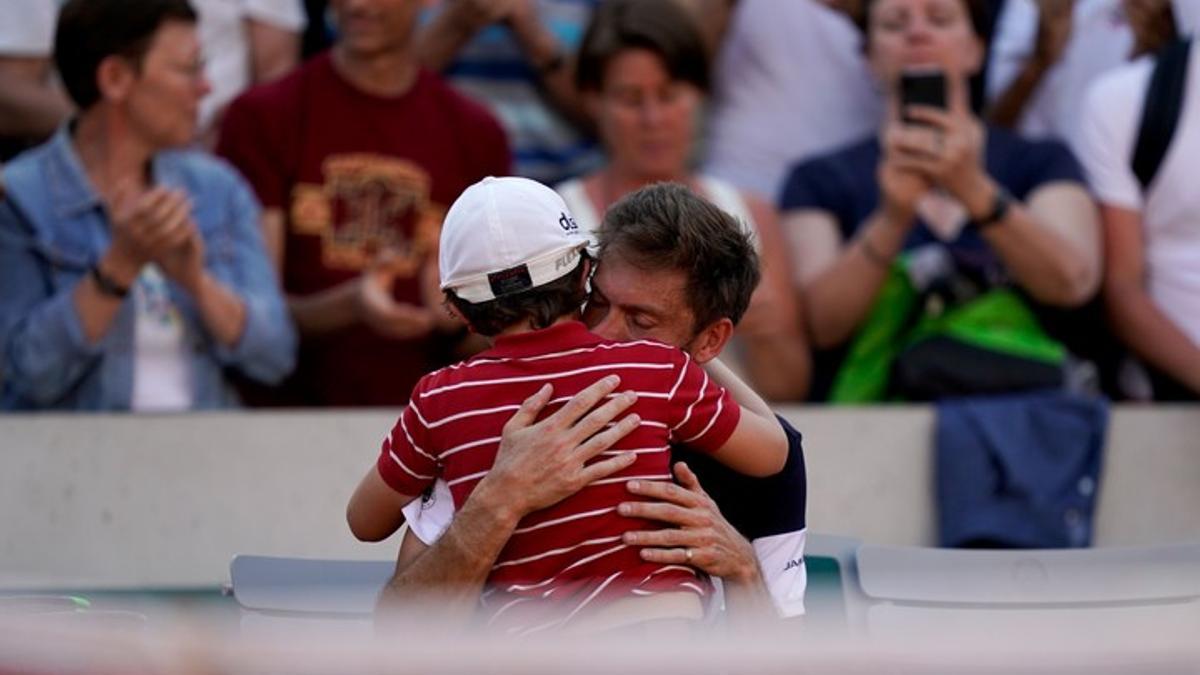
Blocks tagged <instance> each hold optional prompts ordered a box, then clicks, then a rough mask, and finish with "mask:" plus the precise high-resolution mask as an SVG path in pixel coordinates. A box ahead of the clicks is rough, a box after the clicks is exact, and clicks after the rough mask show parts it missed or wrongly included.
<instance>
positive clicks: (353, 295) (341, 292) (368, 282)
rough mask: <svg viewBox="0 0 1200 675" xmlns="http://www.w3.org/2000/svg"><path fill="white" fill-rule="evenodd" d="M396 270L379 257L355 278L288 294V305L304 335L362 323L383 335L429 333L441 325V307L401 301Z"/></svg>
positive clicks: (400, 337) (400, 335) (407, 335)
mask: <svg viewBox="0 0 1200 675" xmlns="http://www.w3.org/2000/svg"><path fill="white" fill-rule="evenodd" d="M395 278H396V272H395V270H394V269H393V268H391V267H390V266H389V265H388V263H387V261H386V260H380V261H377V262H376V263H375V264H373V265H372V266H371V267H370V268H368V269H366V270H364V271H363V273H362V274H361V275H359V276H358V277H356V278H354V279H349V280H347V281H344V282H342V283H340V284H337V285H336V286H331V287H329V288H327V289H325V290H323V291H318V292H316V293H313V294H310V295H305V296H296V295H292V296H288V309H289V310H291V313H292V317H293V318H294V319H295V321H296V326H297V327H298V328H299V329H300V333H301V334H302V335H323V334H326V333H331V332H334V331H337V330H341V329H343V328H347V327H350V326H354V325H358V324H360V323H362V324H366V325H367V326H369V327H371V328H372V329H373V330H374V331H375V332H376V333H378V334H379V335H382V336H384V337H390V338H396V339H407V338H413V337H418V336H421V335H427V334H429V333H430V332H432V331H433V330H434V329H435V328H436V327H437V326H438V317H437V315H436V313H435V312H437V311H438V310H436V309H433V308H430V307H424V306H418V305H414V304H411V303H405V302H398V301H397V300H396V299H395V298H394V297H393V296H392V284H393V282H394V281H395Z"/></svg>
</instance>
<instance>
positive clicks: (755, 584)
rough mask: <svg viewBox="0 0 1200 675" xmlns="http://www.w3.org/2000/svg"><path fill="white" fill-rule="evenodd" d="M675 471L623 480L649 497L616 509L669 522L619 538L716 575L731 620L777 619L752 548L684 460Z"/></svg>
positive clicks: (656, 557) (654, 557) (646, 556)
mask: <svg viewBox="0 0 1200 675" xmlns="http://www.w3.org/2000/svg"><path fill="white" fill-rule="evenodd" d="M776 424H778V423H776ZM674 471H675V478H676V479H677V480H678V481H679V485H675V484H673V483H668V482H666V481H631V482H630V483H629V484H628V486H627V487H628V489H629V491H630V492H631V493H633V494H635V495H639V496H641V497H648V498H649V499H650V500H652V501H631V502H624V503H622V504H621V505H620V506H619V507H618V509H619V513H620V514H621V515H623V516H626V517H630V518H645V519H648V520H654V521H658V522H660V523H664V524H666V525H669V526H670V527H667V528H664V529H659V530H648V531H637V532H627V533H625V535H624V542H625V543H626V544H627V545H629V546H639V547H641V550H640V551H639V555H640V556H641V557H642V559H643V560H647V561H649V562H654V563H659V564H663V565H693V566H695V567H697V568H699V569H700V570H703V571H704V572H707V573H708V574H711V575H713V576H716V577H720V578H721V582H722V583H723V584H724V585H725V604H726V606H727V608H728V610H729V617H730V619H732V620H734V621H735V623H743V624H745V625H748V626H750V627H753V626H756V625H761V621H762V620H763V619H767V618H777V617H778V615H777V614H776V612H775V607H774V604H773V602H772V600H771V595H770V593H769V592H768V591H767V587H766V583H765V581H764V580H763V576H762V570H761V569H760V568H759V566H758V559H757V558H756V557H755V555H754V547H753V546H751V545H750V542H748V541H746V539H745V537H743V536H742V535H741V534H740V533H738V531H737V530H736V529H734V527H733V526H732V525H730V524H729V521H727V520H725V517H724V516H722V515H721V510H720V509H719V508H718V507H717V504H716V502H714V501H713V500H712V498H711V497H709V496H708V493H706V492H705V491H704V489H703V488H702V487H701V486H700V481H699V479H698V478H696V474H694V473H693V472H692V470H691V469H690V468H688V466H687V464H684V463H683V462H677V463H676V464H675V467H674ZM689 552H690V555H689Z"/></svg>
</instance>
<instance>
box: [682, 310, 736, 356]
mask: <svg viewBox="0 0 1200 675" xmlns="http://www.w3.org/2000/svg"><path fill="white" fill-rule="evenodd" d="M732 337H733V322H732V321H730V320H729V318H728V317H722V318H720V319H717V320H716V321H714V322H712V323H710V324H708V325H707V326H705V327H704V328H702V329H700V332H699V333H696V337H694V338H692V341H691V342H690V343H689V345H688V349H687V352H688V353H689V354H691V355H692V360H694V361H695V362H696V363H699V364H704V363H708V362H709V361H712V360H713V359H715V358H717V356H719V355H720V354H721V350H722V349H725V345H727V344H729V339H730V338H732Z"/></svg>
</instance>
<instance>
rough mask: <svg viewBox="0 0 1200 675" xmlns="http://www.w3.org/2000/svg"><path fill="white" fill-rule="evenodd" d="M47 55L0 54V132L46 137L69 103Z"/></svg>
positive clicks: (64, 117)
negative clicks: (55, 81) (55, 80)
mask: <svg viewBox="0 0 1200 675" xmlns="http://www.w3.org/2000/svg"><path fill="white" fill-rule="evenodd" d="M51 73H52V67H51V63H50V59H49V58H46V57H23V56H0V136H8V137H14V138H32V139H43V138H48V137H49V136H50V134H52V133H54V130H55V129H56V128H57V127H58V125H59V124H60V123H62V121H63V120H64V119H66V117H67V115H69V114H71V109H72V108H71V103H70V101H68V100H67V96H66V93H65V92H64V91H63V90H62V88H61V87H59V86H58V85H57V84H55V83H54V79H53V78H52V77H51Z"/></svg>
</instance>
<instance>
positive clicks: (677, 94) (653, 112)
mask: <svg viewBox="0 0 1200 675" xmlns="http://www.w3.org/2000/svg"><path fill="white" fill-rule="evenodd" d="M575 80H576V85H577V87H578V88H579V91H580V92H581V96H582V98H583V102H584V105H585V107H586V109H587V111H588V113H589V114H590V115H592V117H593V118H594V119H595V121H596V127H597V130H598V132H599V135H600V139H601V141H602V142H603V144H604V149H605V152H606V160H607V161H606V163H605V165H604V166H603V167H601V168H600V169H599V170H597V171H595V172H593V173H591V174H588V175H587V176H584V177H583V178H580V179H577V180H572V181H568V182H566V183H563V184H561V185H558V186H557V187H556V188H555V189H557V190H558V192H559V193H560V194H561V195H562V197H563V199H564V200H565V201H566V203H567V205H568V206H569V207H570V208H571V212H572V213H573V214H574V215H575V218H576V220H578V221H579V226H580V227H581V228H583V230H584V231H595V228H596V227H597V226H598V225H599V222H600V218H601V216H602V214H603V213H604V212H605V211H606V210H607V209H608V207H609V206H610V205H612V204H613V203H614V202H616V201H617V200H618V199H620V198H621V197H623V196H625V195H626V194H628V193H630V192H633V191H635V190H637V189H639V188H641V187H643V186H646V185H649V184H651V183H656V182H660V181H674V182H677V183H682V184H684V185H686V186H688V187H689V188H691V189H692V191H694V192H696V193H697V194H700V195H702V196H704V197H705V198H707V199H708V200H709V201H711V202H713V203H715V204H716V205H717V206H719V207H721V208H722V209H724V210H725V211H727V212H729V213H730V214H732V215H733V216H734V217H736V218H737V219H738V220H740V221H741V222H742V223H743V224H745V225H746V226H747V227H750V228H753V230H754V233H755V235H756V236H757V240H758V247H757V248H758V254H759V256H760V259H761V263H762V282H761V283H760V284H759V286H758V289H757V290H756V291H755V293H754V296H753V297H752V298H751V301H750V308H749V310H747V312H746V315H745V317H744V318H743V320H742V321H741V322H740V323H739V324H738V327H737V331H736V334H735V341H734V342H733V343H731V345H730V348H729V349H727V350H726V355H727V356H723V357H722V359H723V360H725V361H726V363H727V364H728V365H730V366H731V367H733V368H735V369H736V370H739V371H741V374H742V375H743V376H744V379H746V380H747V381H748V382H749V383H750V384H751V385H752V386H753V387H754V389H755V390H756V391H757V392H759V393H760V394H762V395H763V396H764V397H765V398H768V399H773V400H797V399H801V398H803V397H804V395H805V394H806V392H807V389H808V382H809V371H810V360H809V351H808V345H807V343H806V342H805V339H804V330H803V327H802V324H801V313H800V311H799V308H798V307H797V306H796V296H795V294H794V293H793V292H792V287H791V283H790V278H791V274H790V272H789V270H788V261H787V255H786V252H785V250H784V249H785V247H784V244H783V239H782V236H781V235H780V233H779V223H778V215H777V213H776V211H775V209H774V208H773V207H772V206H771V205H769V204H767V203H766V202H764V201H762V200H760V199H757V198H754V197H751V196H750V195H747V194H745V193H742V192H740V191H738V190H737V189H736V188H734V187H733V186H732V185H729V184H728V183H725V182H723V181H720V180H717V179H715V178H712V177H708V176H703V175H699V174H696V173H694V172H693V171H692V169H691V166H690V162H691V159H692V155H693V147H694V143H695V140H696V133H697V130H698V120H699V117H700V115H699V113H700V111H701V107H702V105H703V103H704V97H705V94H706V92H707V90H708V86H709V70H708V54H707V51H706V47H705V43H704V39H703V37H702V36H701V33H700V31H699V30H698V29H697V27H696V25H695V23H694V21H693V20H692V18H691V17H690V16H689V15H688V13H687V12H686V11H685V10H683V9H681V8H680V7H679V6H678V3H677V2H675V1H674V0H612V1H610V2H606V3H604V4H603V5H601V6H600V7H599V8H597V10H596V13H595V14H594V15H593V17H592V21H591V23H590V24H589V26H588V29H587V31H586V33H585V34H584V36H583V40H582V42H581V44H580V49H579V55H578V59H577V63H576V73H575ZM594 240H595V238H594V237H593V241H594ZM646 328H647V326H644V325H643V326H636V325H634V326H630V327H629V330H630V335H629V337H636V336H637V335H638V334H639V332H640V331H643V330H645V329H646ZM684 337H688V336H684ZM694 337H695V336H690V337H688V340H689V341H690V339H692V338H694Z"/></svg>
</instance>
